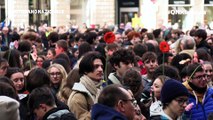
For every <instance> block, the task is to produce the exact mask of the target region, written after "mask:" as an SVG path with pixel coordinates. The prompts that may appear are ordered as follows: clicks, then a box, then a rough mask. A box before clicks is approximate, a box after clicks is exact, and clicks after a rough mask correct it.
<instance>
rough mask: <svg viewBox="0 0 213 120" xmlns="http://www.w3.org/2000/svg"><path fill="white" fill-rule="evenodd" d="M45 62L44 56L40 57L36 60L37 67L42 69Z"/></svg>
mask: <svg viewBox="0 0 213 120" xmlns="http://www.w3.org/2000/svg"><path fill="white" fill-rule="evenodd" d="M44 61H45V57H44V56H43V55H38V57H37V58H36V65H37V66H38V67H40V68H42V64H43V62H44Z"/></svg>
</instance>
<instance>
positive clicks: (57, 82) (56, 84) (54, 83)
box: [47, 63, 67, 94]
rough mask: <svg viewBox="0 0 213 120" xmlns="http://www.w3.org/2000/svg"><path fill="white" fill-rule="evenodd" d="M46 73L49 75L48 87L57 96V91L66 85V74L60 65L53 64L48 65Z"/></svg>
mask: <svg viewBox="0 0 213 120" xmlns="http://www.w3.org/2000/svg"><path fill="white" fill-rule="evenodd" d="M47 72H48V73H49V75H50V87H51V88H52V90H53V92H54V93H55V94H57V93H58V92H59V89H61V87H63V86H64V85H65V84H66V78H67V72H66V70H65V69H64V67H63V66H62V65H60V64H55V63H54V64H52V65H50V67H49V68H48V69H47Z"/></svg>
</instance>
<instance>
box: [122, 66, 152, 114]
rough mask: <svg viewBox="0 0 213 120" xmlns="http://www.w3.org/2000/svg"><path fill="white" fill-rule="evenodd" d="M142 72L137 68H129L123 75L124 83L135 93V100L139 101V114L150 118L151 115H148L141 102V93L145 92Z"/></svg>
mask: <svg viewBox="0 0 213 120" xmlns="http://www.w3.org/2000/svg"><path fill="white" fill-rule="evenodd" d="M141 79H142V78H141V74H140V70H139V69H137V68H129V69H128V70H127V71H126V72H125V73H124V75H123V76H122V80H123V83H122V85H123V86H125V87H127V88H129V89H130V90H131V91H132V93H133V97H134V98H135V100H136V101H137V103H138V105H139V108H140V109H138V110H137V115H138V116H140V117H142V118H144V116H146V118H149V116H147V114H146V111H145V108H144V105H143V104H140V103H141V102H140V100H141V97H142V96H141V95H142V94H141V93H142V92H143V84H142V81H141Z"/></svg>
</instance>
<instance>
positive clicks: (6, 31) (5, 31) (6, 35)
mask: <svg viewBox="0 0 213 120" xmlns="http://www.w3.org/2000/svg"><path fill="white" fill-rule="evenodd" d="M2 33H3V34H2V35H1V38H2V40H1V41H0V43H1V45H2V46H7V47H8V46H9V44H10V42H11V35H10V34H9V28H8V27H6V26H5V27H3V29H2Z"/></svg>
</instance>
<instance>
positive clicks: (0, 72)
mask: <svg viewBox="0 0 213 120" xmlns="http://www.w3.org/2000/svg"><path fill="white" fill-rule="evenodd" d="M8 67H9V64H8V61H7V60H6V59H4V58H1V57H0V76H4V75H5V74H6V73H7V69H8Z"/></svg>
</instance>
